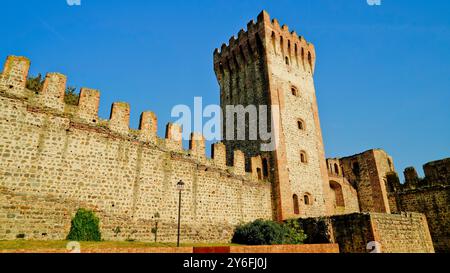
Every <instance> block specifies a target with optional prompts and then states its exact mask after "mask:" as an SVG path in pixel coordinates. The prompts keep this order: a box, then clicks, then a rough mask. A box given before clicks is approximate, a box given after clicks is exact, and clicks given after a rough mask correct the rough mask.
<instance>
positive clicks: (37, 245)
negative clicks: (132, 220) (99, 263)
mask: <svg viewBox="0 0 450 273" xmlns="http://www.w3.org/2000/svg"><path fill="white" fill-rule="evenodd" d="M68 242H69V241H28V240H14V241H0V250H17V249H24V250H39V249H66V246H67V243H68ZM80 244H81V248H84V249H111V248H148V247H175V246H176V245H177V244H176V243H145V242H111V241H103V242H80ZM181 246H182V247H183V246H185V247H202V246H236V244H220V243H209V244H189V243H186V244H181Z"/></svg>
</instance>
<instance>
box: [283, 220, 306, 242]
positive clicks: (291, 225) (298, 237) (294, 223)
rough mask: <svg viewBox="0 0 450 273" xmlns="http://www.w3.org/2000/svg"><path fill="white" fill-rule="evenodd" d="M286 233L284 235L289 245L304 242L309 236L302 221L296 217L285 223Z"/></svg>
mask: <svg viewBox="0 0 450 273" xmlns="http://www.w3.org/2000/svg"><path fill="white" fill-rule="evenodd" d="M284 228H285V230H286V234H285V237H284V243H285V244H288V245H299V244H303V243H304V242H305V240H306V238H307V236H306V234H305V233H304V231H303V229H302V227H301V226H300V223H299V222H298V220H296V219H292V220H287V221H286V222H285V223H284Z"/></svg>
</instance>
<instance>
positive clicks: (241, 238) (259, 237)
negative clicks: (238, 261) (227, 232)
mask: <svg viewBox="0 0 450 273" xmlns="http://www.w3.org/2000/svg"><path fill="white" fill-rule="evenodd" d="M305 239H306V235H304V233H303V230H301V228H300V225H299V224H298V222H296V221H288V222H287V223H285V224H279V223H277V222H274V221H265V220H256V221H254V222H252V223H248V224H245V225H240V226H238V227H237V228H236V230H235V232H234V235H233V239H232V242H233V243H235V244H243V245H281V244H302V243H303V241H304V240H305Z"/></svg>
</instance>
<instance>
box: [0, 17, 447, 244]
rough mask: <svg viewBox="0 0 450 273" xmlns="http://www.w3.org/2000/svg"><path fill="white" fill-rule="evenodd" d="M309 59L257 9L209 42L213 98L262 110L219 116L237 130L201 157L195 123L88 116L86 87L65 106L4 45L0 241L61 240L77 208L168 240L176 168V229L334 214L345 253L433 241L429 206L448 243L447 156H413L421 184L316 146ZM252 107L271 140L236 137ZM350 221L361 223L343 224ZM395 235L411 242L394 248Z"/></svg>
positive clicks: (57, 77) (185, 233) (307, 50)
mask: <svg viewBox="0 0 450 273" xmlns="http://www.w3.org/2000/svg"><path fill="white" fill-rule="evenodd" d="M315 65H316V52H315V48H314V46H313V45H312V44H311V43H309V42H307V41H306V40H305V38H304V37H302V36H298V35H297V34H296V32H294V31H292V32H291V31H290V30H289V28H288V27H287V26H285V25H283V26H280V24H279V23H278V21H277V20H276V19H273V20H272V19H271V18H270V16H269V14H268V13H267V12H265V11H263V12H262V13H261V14H259V16H258V18H257V21H256V22H255V21H253V20H252V21H250V22H249V23H248V24H247V29H246V30H241V31H240V32H239V33H238V37H237V38H236V37H234V36H233V37H232V38H231V39H230V40H229V43H228V45H226V44H223V45H222V47H221V49H220V50H219V49H216V50H215V51H214V71H215V73H216V76H217V80H218V83H219V86H220V102H221V107H222V110H223V111H224V112H225V109H226V108H227V106H243V107H248V106H256V107H258V106H267V107H268V113H267V116H258V117H257V118H256V120H251V119H247V120H246V122H245V124H243V125H242V124H240V125H239V124H237V123H236V121H233V120H230V119H231V118H232V117H231V116H225V122H224V124H226V122H227V121H232V123H234V124H235V125H236V126H238V125H239V126H242V127H245V128H246V129H247V130H246V135H245V140H227V139H224V140H223V141H222V142H220V143H216V144H213V145H212V158H209V157H207V156H206V154H205V139H204V137H203V136H202V135H201V134H200V133H197V132H193V133H192V134H191V139H190V141H189V149H184V148H183V145H182V135H183V134H182V133H183V132H182V128H181V126H180V125H177V124H172V123H169V124H167V125H166V132H165V138H159V137H158V136H157V129H158V119H157V116H156V114H155V113H153V112H150V111H147V112H144V113H142V114H141V116H140V125H139V128H138V129H137V130H136V129H131V128H130V126H129V124H130V108H131V106H130V105H129V104H128V103H126V102H115V103H113V105H112V107H111V115H110V118H109V119H107V120H104V119H101V118H99V117H98V109H99V104H100V103H101V99H100V91H98V90H96V89H91V88H81V90H80V97H79V101H78V105H69V104H66V103H65V102H64V95H65V90H66V81H67V78H66V76H65V75H62V74H59V73H48V74H47V76H46V78H45V82H44V85H43V88H42V90H40V91H39V92H34V91H31V90H28V89H27V88H26V81H27V77H28V71H29V68H30V61H29V60H28V59H27V58H25V57H17V56H9V57H7V59H6V62H5V65H4V69H3V72H2V73H1V74H0V159H1V161H0V240H13V239H17V238H25V239H36V240H48V239H58V240H61V239H65V237H66V235H67V234H68V232H69V229H70V221H71V219H72V217H73V216H74V214H75V212H76V211H77V209H79V208H85V209H92V210H94V211H95V212H96V214H97V215H98V216H99V218H100V222H101V232H102V235H103V238H104V239H105V240H139V241H153V240H154V234H153V233H152V229H153V228H154V227H156V225H158V238H157V239H158V241H164V242H173V241H175V240H176V233H177V216H178V205H179V203H178V191H177V189H176V184H177V183H178V182H179V181H180V180H183V181H184V182H185V185H186V186H185V189H184V191H183V192H182V196H183V198H182V214H181V215H182V221H181V222H182V232H181V235H182V238H181V239H182V240H183V241H184V242H229V241H230V239H231V237H232V234H233V231H234V228H235V227H236V226H237V225H238V224H240V223H246V222H250V221H253V220H255V219H272V220H277V221H283V220H286V219H290V218H296V219H297V218H300V219H305V218H308V217H310V218H309V219H317V217H328V218H327V219H332V218H330V217H338V218H336V219H341V220H339V223H345V224H343V225H340V226H339V228H336V230H335V233H334V235H336V236H338V235H339V234H342V236H340V235H339V236H338V237H336V238H343V239H342V240H341V239H336V240H335V241H336V242H338V243H339V246H340V248H341V250H344V251H345V252H347V251H352V250H354V251H357V252H361V251H363V249H365V244H367V243H368V242H370V241H367V240H368V239H370V240H374V239H376V240H378V241H380V242H381V243H382V244H384V249H386V250H387V251H388V252H396V251H399V252H402V251H410V252H433V246H432V245H431V247H430V242H429V238H430V237H429V230H428V224H427V218H428V221H430V227H431V231H432V235H433V240H434V243H435V246H436V248H439V249H441V246H442V249H444V250H445V249H447V251H448V225H447V224H445V223H448V203H449V202H448V189H447V188H446V186H448V177H450V176H449V175H448V170H449V169H450V168H448V163H445V164H441V163H439V162H438V163H430V164H429V165H427V166H426V168H425V172H426V174H427V179H426V181H427V182H426V185H427V187H428V186H429V187H433V189H432V190H431V188H426V189H423V187H420V185H421V184H420V183H422V182H420V183H419V181H421V180H420V179H418V178H417V179H416V174H414V173H415V171H413V170H409V171H408V173H407V180H408V181H409V182H408V181H407V183H406V186H401V185H400V183H398V184H395V183H393V182H392V183H391V182H389V181H388V177H392V176H391V174H392V173H395V168H394V165H393V159H392V158H391V157H390V156H389V155H388V154H387V153H386V152H384V151H382V150H379V149H376V150H369V151H366V152H364V153H361V154H358V155H354V156H350V157H345V158H333V159H326V158H325V150H324V145H323V140H322V132H321V127H320V119H319V111H318V104H317V99H316V94H315V87H314V72H315ZM265 120H267V121H269V122H268V123H269V124H270V126H269V128H268V129H270V130H272V131H273V132H272V133H274V134H273V135H274V136H275V137H276V142H277V146H276V149H275V150H274V151H271V152H262V151H261V149H260V146H261V144H267V141H266V140H264V139H262V138H258V139H256V140H249V138H248V136H249V133H248V129H249V128H250V126H251V124H256V126H257V127H258V128H260V127H261V124H262V123H263V122H265ZM236 126H235V128H236ZM223 129H224V131H223V134H226V128H225V127H224V128H223ZM270 130H269V132H270ZM231 133H232V134H234V135H235V136H236V132H235V130H232V131H231ZM446 162H447V161H446ZM430 181H441V182H436V183H437V184H436V183H435V182H430ZM442 181H446V182H445V183H447V184H445V185H446V186H443V185H442V183H443V182H442ZM418 183H419V184H418ZM418 185H419V186H418ZM404 187H409V188H408V191H407V190H406V188H404ZM411 187H412V189H413V191H414V192H413V193H411V192H410V191H409V189H410V188H411ZM443 187H444V188H443ZM417 191H420V192H426V194H416V192H417ZM424 196H426V197H424ZM421 198H425V199H426V200H427V201H425V203H424V202H423V201H417V200H419V199H420V200H423V199H421ZM429 202H431V204H433V205H432V206H431V205H430V204H429ZM405 210H407V211H412V212H421V213H425V214H426V216H427V218H425V216H424V215H423V214H420V213H413V214H411V213H403V211H405ZM430 211H433V213H431V212H430ZM392 212H394V213H397V214H390V213H392ZM401 212H402V213H401ZM157 215H159V217H157ZM391 226H392V229H391V228H390V227H391ZM336 227H337V226H336ZM361 230H363V231H364V232H365V233H364V234H369V235H370V236H369V235H368V236H363V237H358V236H359V235H358V236H357V235H356V234H353V235H352V231H358V232H359V231H361ZM358 234H363V233H358ZM352 236H353V237H352ZM355 236H356V237H355ZM352 238H357V239H358V240H359V241H358V242H356V241H352V240H353V239H352ZM399 238H400V239H401V240H400V239H399ZM408 238H409V239H411V240H414V243H413V246H411V248H404V247H403V244H404V243H405V242H406V241H405V240H407V239H408ZM403 239H404V240H403ZM402 240H403V241H402Z"/></svg>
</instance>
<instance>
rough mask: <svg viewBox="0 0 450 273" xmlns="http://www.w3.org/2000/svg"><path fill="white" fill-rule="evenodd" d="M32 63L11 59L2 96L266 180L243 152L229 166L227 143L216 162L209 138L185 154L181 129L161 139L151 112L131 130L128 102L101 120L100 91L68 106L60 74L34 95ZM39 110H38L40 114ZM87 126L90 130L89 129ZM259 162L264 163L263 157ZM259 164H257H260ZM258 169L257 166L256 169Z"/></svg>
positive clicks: (197, 139)
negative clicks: (209, 150) (209, 155)
mask: <svg viewBox="0 0 450 273" xmlns="http://www.w3.org/2000/svg"><path fill="white" fill-rule="evenodd" d="M29 64H30V61H29V60H28V59H27V58H25V57H16V56H10V57H8V58H7V61H6V64H5V67H4V69H3V73H2V74H1V77H0V83H1V84H0V93H2V94H5V95H6V96H7V97H10V98H16V99H21V100H24V101H25V102H26V103H27V104H28V105H29V106H32V107H31V108H32V109H35V111H41V112H44V113H48V114H51V115H57V116H60V117H61V116H62V117H66V118H68V119H70V120H71V121H72V122H73V123H75V124H84V127H83V126H81V127H80V126H79V127H80V128H89V127H91V128H94V129H96V130H98V131H99V132H103V133H105V132H106V133H108V134H111V135H114V136H115V137H121V138H126V139H130V140H133V141H138V142H142V143H148V144H150V145H153V146H154V147H156V148H159V149H162V150H165V151H168V152H175V153H179V154H183V155H186V156H188V157H189V158H191V159H193V160H197V161H198V162H199V164H204V165H207V167H208V166H211V167H214V168H216V169H221V170H224V171H226V170H228V171H229V172H230V173H231V174H233V175H236V176H246V177H248V178H255V179H258V178H259V180H262V178H261V176H260V175H258V174H257V172H259V171H260V168H261V167H254V168H252V170H254V172H255V173H248V174H247V173H246V171H245V156H244V153H242V152H241V151H238V150H237V151H234V154H233V156H234V164H233V166H227V165H226V157H227V152H226V149H225V145H224V144H223V143H217V144H214V145H213V146H212V155H213V159H212V160H208V159H207V156H206V148H205V147H206V146H205V138H204V137H203V135H202V134H200V133H192V134H191V138H190V141H189V150H184V148H183V141H182V135H183V134H182V133H183V129H182V128H181V126H180V125H178V124H174V123H169V124H167V126H166V132H165V139H159V138H158V136H157V131H158V118H157V116H156V114H155V113H153V112H151V111H146V112H143V113H142V114H141V116H140V124H139V129H138V130H133V129H131V128H130V105H129V104H128V103H126V102H114V103H113V104H112V106H111V112H110V118H109V120H101V119H100V118H99V117H98V111H99V105H100V91H99V90H96V89H92V88H81V89H80V96H79V100H78V105H75V106H73V105H67V104H66V103H65V102H64V96H65V90H66V84H67V77H66V76H65V75H63V74H60V73H48V74H47V75H46V78H45V81H44V85H43V88H42V90H40V91H39V92H34V91H31V90H28V89H26V79H27V77H28V71H29V68H30V65H29ZM36 109H37V110H36ZM86 126H87V127H86ZM257 158H259V161H260V157H257ZM259 161H258V160H257V161H254V159H253V161H252V162H255V163H252V164H258V166H259V165H261V164H260V163H259ZM255 166H256V165H255Z"/></svg>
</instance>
